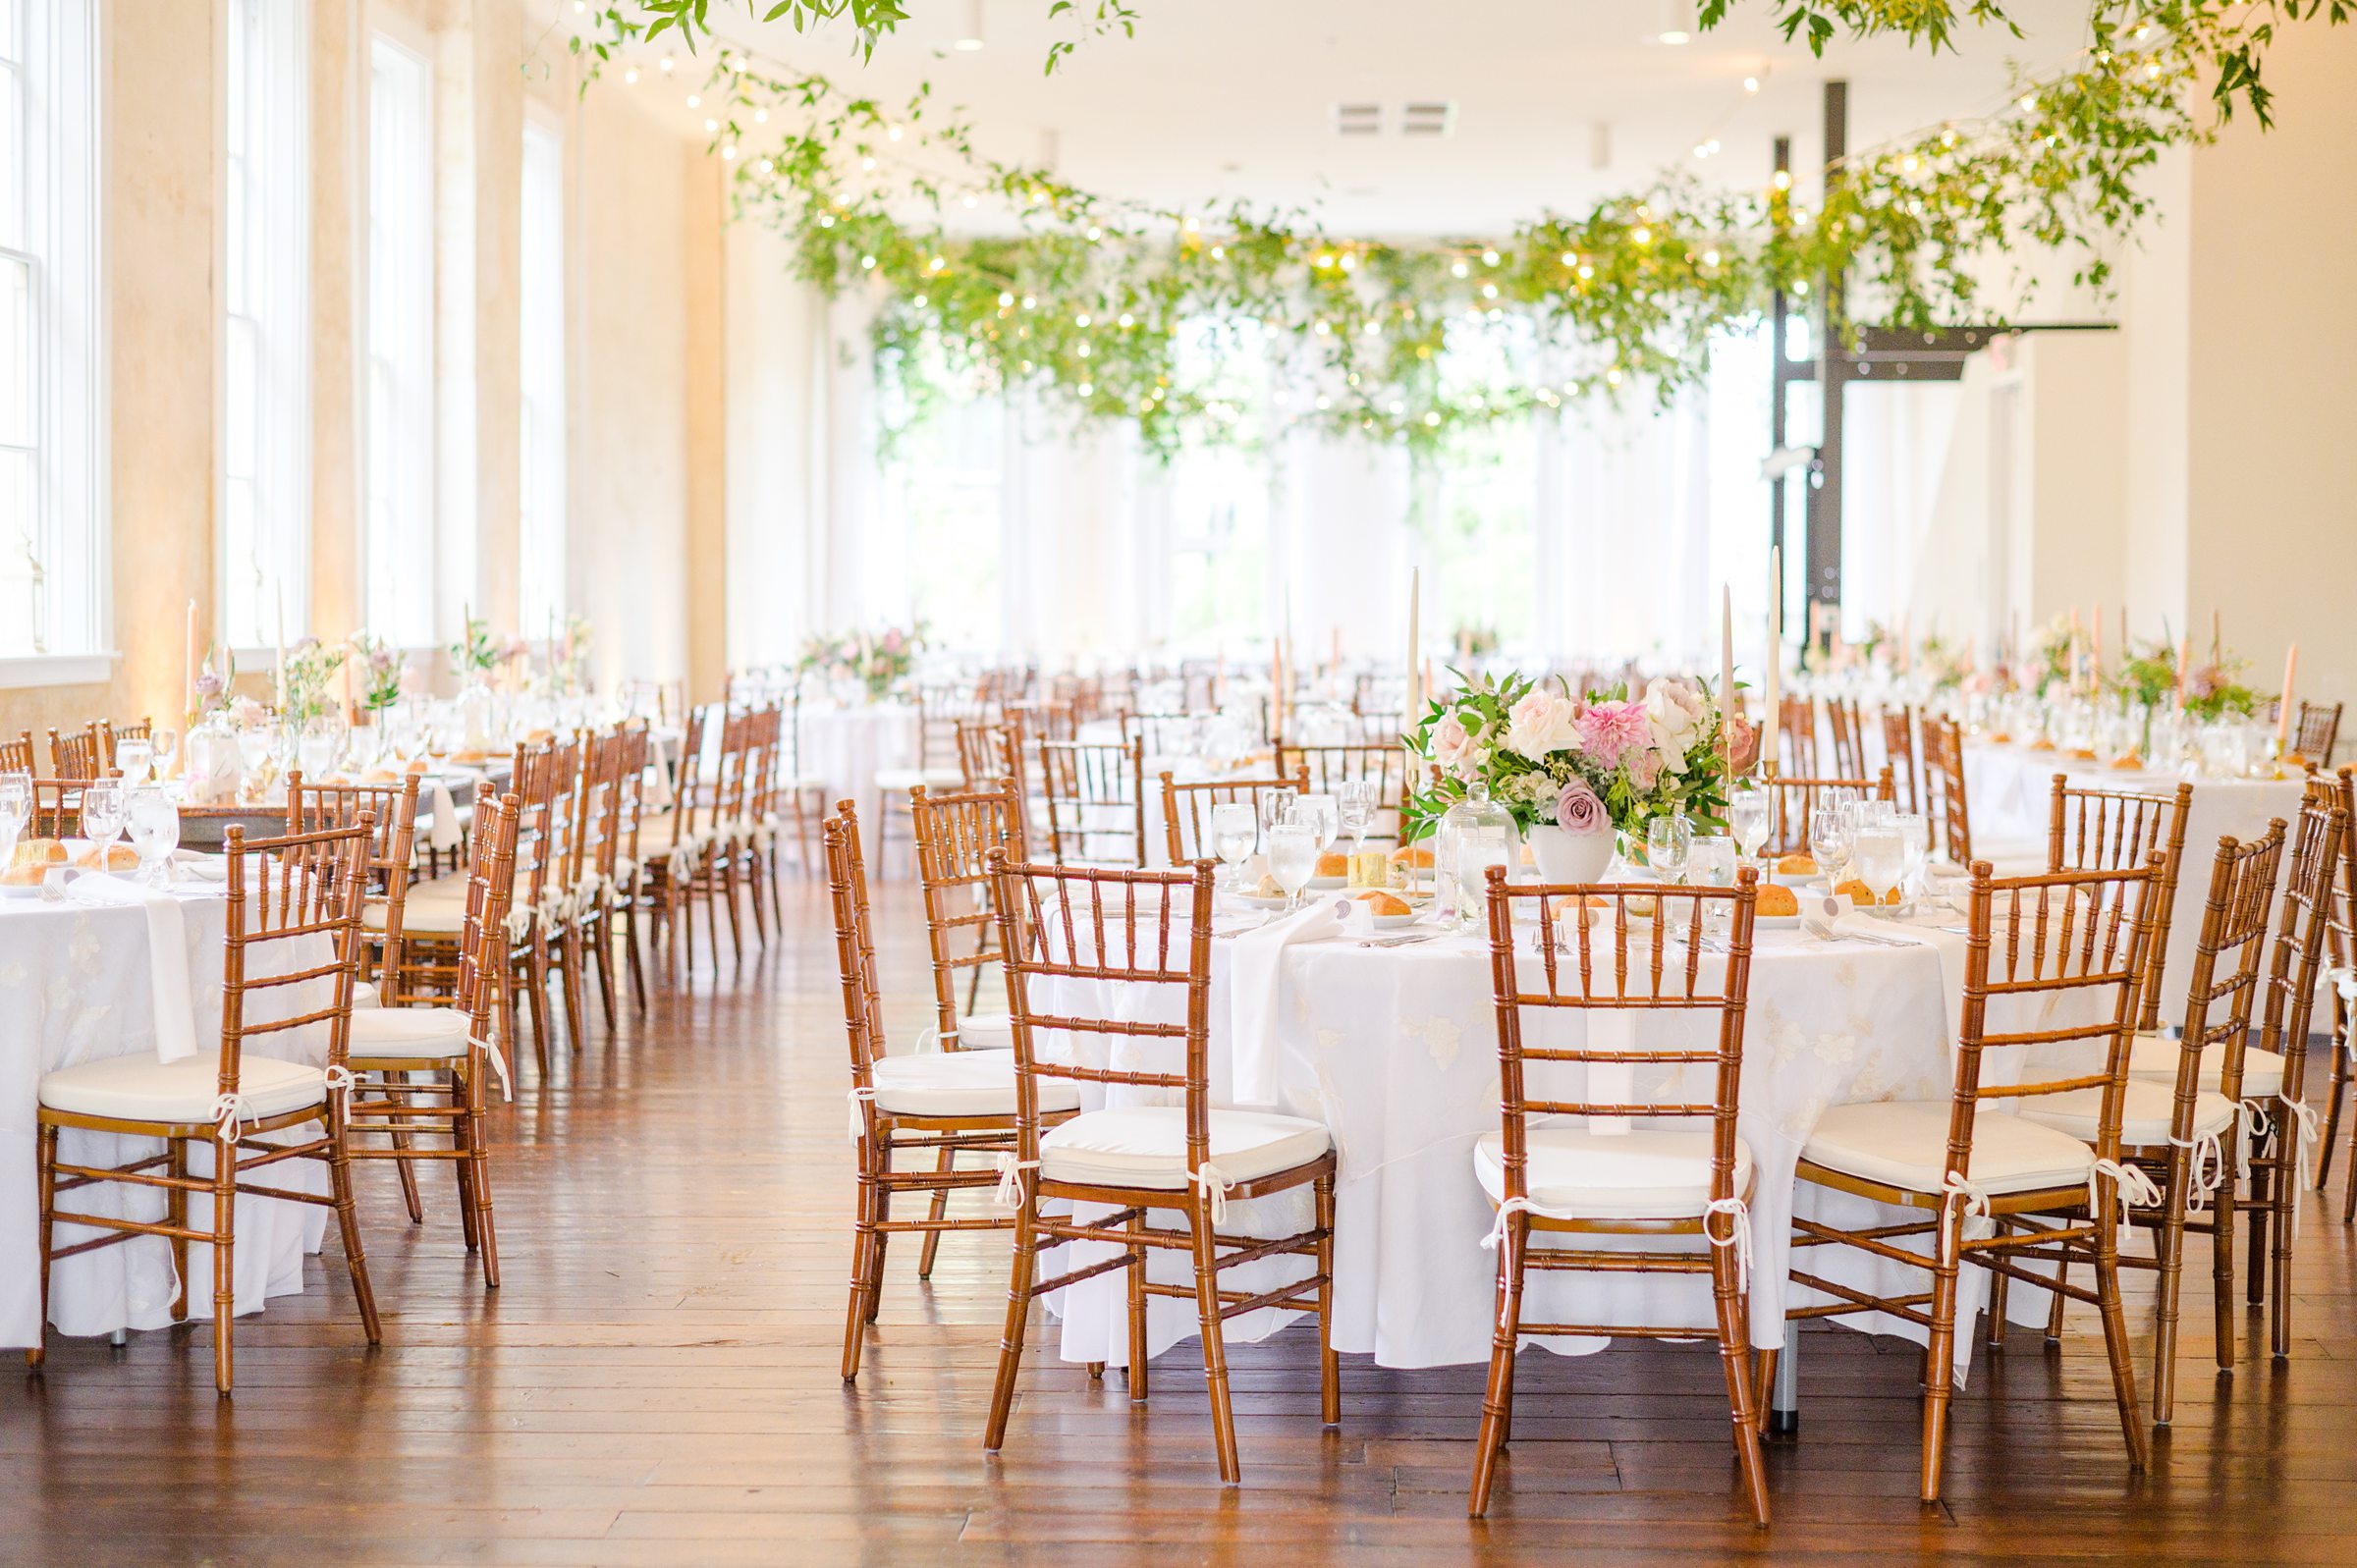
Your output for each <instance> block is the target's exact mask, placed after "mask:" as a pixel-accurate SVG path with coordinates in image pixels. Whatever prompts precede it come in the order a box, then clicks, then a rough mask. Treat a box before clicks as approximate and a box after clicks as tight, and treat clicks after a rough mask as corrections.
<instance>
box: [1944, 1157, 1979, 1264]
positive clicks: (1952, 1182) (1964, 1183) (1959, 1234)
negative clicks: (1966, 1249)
mask: <svg viewBox="0 0 2357 1568" xmlns="http://www.w3.org/2000/svg"><path fill="white" fill-rule="evenodd" d="M1940 1191H1941V1193H1942V1195H1943V1196H1942V1198H1941V1201H1940V1244H1941V1245H1942V1246H1943V1247H1946V1246H1947V1245H1949V1242H1948V1239H1947V1238H1948V1236H1949V1235H1950V1234H1953V1235H1954V1236H1955V1238H1956V1239H1955V1243H1954V1245H1955V1246H1956V1247H1957V1248H1958V1249H1959V1250H1960V1249H1961V1248H1962V1246H1963V1243H1964V1227H1965V1226H1966V1225H1967V1224H1969V1223H1971V1222H1972V1221H1973V1220H1975V1219H1987V1218H1988V1217H1989V1194H1988V1193H1987V1192H1986V1191H1985V1190H1984V1189H1983V1188H1982V1187H1981V1185H1980V1184H1979V1183H1978V1182H1976V1181H1974V1180H1973V1179H1972V1178H1971V1177H1970V1176H1967V1175H1965V1174H1964V1173H1963V1172H1962V1171H1960V1170H1951V1171H1949V1172H1947V1174H1946V1175H1945V1176H1944V1177H1942V1178H1941V1181H1940ZM1959 1200H1961V1201H1960V1202H1959ZM1950 1215H1953V1216H1954V1217H1955V1225H1954V1228H1953V1230H1952V1232H1951V1230H1950V1228H1949V1225H1948V1217H1949V1216H1950Z"/></svg>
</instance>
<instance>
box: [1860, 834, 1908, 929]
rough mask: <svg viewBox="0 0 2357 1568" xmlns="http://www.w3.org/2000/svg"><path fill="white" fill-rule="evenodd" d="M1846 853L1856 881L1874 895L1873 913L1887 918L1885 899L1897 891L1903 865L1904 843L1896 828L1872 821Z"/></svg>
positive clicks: (1905, 857) (1888, 915) (1903, 873)
mask: <svg viewBox="0 0 2357 1568" xmlns="http://www.w3.org/2000/svg"><path fill="white" fill-rule="evenodd" d="M1850 852H1851V855H1852V865H1853V866H1854V867H1855V869H1856V872H1857V876H1858V880H1859V881H1860V882H1863V883H1864V884H1866V891H1867V892H1870V893H1872V894H1874V912H1875V913H1876V914H1877V915H1880V916H1882V917H1883V918H1885V919H1888V918H1890V915H1891V910H1890V908H1889V907H1888V904H1887V902H1886V900H1888V899H1889V898H1890V896H1891V893H1892V892H1895V891H1896V890H1897V888H1898V884H1899V879H1900V878H1901V877H1903V876H1904V875H1905V874H1906V866H1907V851H1906V843H1905V840H1904V839H1903V838H1901V837H1900V835H1899V832H1898V829H1897V828H1896V827H1895V826H1893V825H1891V824H1890V823H1876V824H1874V825H1873V826H1871V827H1868V828H1865V829H1862V830H1860V832H1859V833H1858V835H1857V838H1855V840H1854V841H1853V842H1852V843H1851V845H1850Z"/></svg>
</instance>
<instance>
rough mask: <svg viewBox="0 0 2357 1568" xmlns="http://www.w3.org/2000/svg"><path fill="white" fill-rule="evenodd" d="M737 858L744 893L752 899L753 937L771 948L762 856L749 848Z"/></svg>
mask: <svg viewBox="0 0 2357 1568" xmlns="http://www.w3.org/2000/svg"><path fill="white" fill-rule="evenodd" d="M737 858H738V861H739V865H740V869H741V870H742V871H743V872H744V891H745V892H746V893H747V894H749V895H750V897H751V899H752V904H753V935H754V936H755V937H756V938H758V939H759V941H760V945H761V946H764V947H766V946H769V895H768V893H767V892H765V891H764V890H763V889H762V886H761V854H760V851H759V850H756V849H751V848H747V849H746V850H744V851H743V852H742V853H741V854H740V855H739V856H738V857H737Z"/></svg>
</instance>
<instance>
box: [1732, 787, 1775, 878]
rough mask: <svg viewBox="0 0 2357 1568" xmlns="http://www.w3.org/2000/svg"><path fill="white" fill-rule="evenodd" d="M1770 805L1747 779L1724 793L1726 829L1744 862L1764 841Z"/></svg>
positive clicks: (1755, 852)
mask: <svg viewBox="0 0 2357 1568" xmlns="http://www.w3.org/2000/svg"><path fill="white" fill-rule="evenodd" d="M1772 805H1773V802H1772V801H1771V800H1770V798H1769V794H1768V791H1767V790H1765V789H1763V788H1761V787H1760V786H1759V785H1758V784H1756V783H1754V782H1752V781H1751V780H1748V779H1743V780H1738V781H1736V784H1735V786H1734V788H1733V789H1732V790H1730V791H1728V793H1727V827H1728V828H1729V829H1731V830H1732V831H1733V833H1734V838H1735V843H1736V844H1737V846H1738V847H1740V848H1741V849H1742V851H1743V855H1744V858H1746V859H1749V858H1751V857H1752V856H1754V855H1757V854H1758V853H1759V852H1760V848H1761V846H1762V845H1763V844H1765V843H1767V841H1768V828H1769V821H1768V818H1769V815H1770V811H1771V808H1772Z"/></svg>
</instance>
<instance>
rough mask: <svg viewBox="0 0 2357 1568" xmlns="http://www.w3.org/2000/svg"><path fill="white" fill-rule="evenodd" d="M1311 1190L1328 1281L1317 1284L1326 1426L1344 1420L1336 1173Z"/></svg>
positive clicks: (1320, 1259) (1320, 1397)
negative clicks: (1337, 1341)
mask: <svg viewBox="0 0 2357 1568" xmlns="http://www.w3.org/2000/svg"><path fill="white" fill-rule="evenodd" d="M1311 1191H1312V1193H1313V1195H1314V1196H1315V1199H1316V1202H1317V1216H1318V1231H1319V1235H1318V1255H1317V1263H1318V1272H1319V1273H1320V1274H1322V1275H1324V1276H1325V1280H1326V1282H1325V1283H1324V1284H1322V1285H1320V1286H1319V1287H1318V1419H1319V1421H1321V1422H1322V1423H1324V1424H1325V1425H1326V1426H1329V1427H1339V1426H1341V1425H1342V1424H1343V1364H1342V1361H1341V1359H1340V1358H1339V1357H1337V1356H1336V1355H1335V1353H1334V1177H1333V1176H1332V1175H1324V1176H1320V1177H1318V1178H1317V1179H1316V1181H1315V1182H1314V1183H1313V1184H1312V1187H1311Z"/></svg>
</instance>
